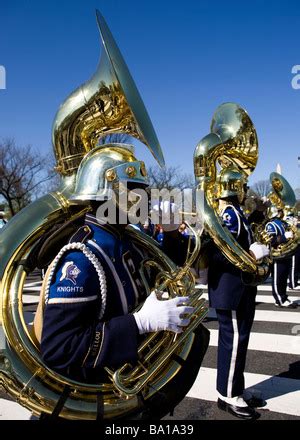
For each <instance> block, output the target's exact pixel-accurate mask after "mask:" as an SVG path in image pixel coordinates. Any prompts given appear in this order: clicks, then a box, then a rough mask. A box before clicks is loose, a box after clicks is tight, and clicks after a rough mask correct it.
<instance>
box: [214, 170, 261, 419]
mask: <svg viewBox="0 0 300 440" xmlns="http://www.w3.org/2000/svg"><path fill="white" fill-rule="evenodd" d="M219 185H220V188H221V192H220V196H219V210H220V215H221V217H222V219H223V222H224V226H226V227H227V228H228V229H229V231H230V232H231V234H232V235H234V237H235V238H236V240H237V241H238V243H239V244H240V245H241V246H242V248H243V249H245V250H246V251H248V252H250V253H251V254H252V255H253V256H255V258H256V259H257V260H258V259H261V258H263V257H264V256H267V255H268V253H269V250H268V248H267V247H266V246H265V245H262V244H259V243H253V238H252V234H251V230H250V226H249V224H248V222H247V219H246V217H245V215H244V214H243V211H242V210H241V207H240V204H241V203H242V201H243V199H244V196H245V192H244V190H245V184H244V177H243V175H242V174H241V173H240V172H239V171H238V170H235V169H234V168H227V169H225V170H222V171H221V174H220V177H219ZM208 259H209V265H208V293H209V302H210V306H211V307H213V308H215V309H216V314H217V319H218V322H219V339H218V367H217V391H218V395H219V398H218V407H219V408H220V409H221V410H224V411H228V412H230V413H231V414H233V415H234V416H236V417H239V418H242V419H255V418H257V417H258V413H257V412H256V411H255V409H254V407H255V406H256V407H257V406H263V404H264V402H263V401H262V399H257V398H254V397H252V398H250V399H249V397H250V396H246V394H245V389H244V387H245V384H244V368H245V362H246V354H247V347H248V342H249V336H250V331H251V327H252V323H253V319H254V313H255V296H256V292H257V288H256V287H253V286H248V285H245V284H243V281H242V278H241V274H242V272H241V270H240V269H238V268H237V267H236V266H234V265H233V264H231V263H230V262H229V260H227V258H226V257H225V256H224V255H223V254H222V252H221V251H220V250H219V249H218V248H217V247H216V246H215V245H214V244H213V243H212V242H211V244H210V246H209V249H208ZM247 397H248V398H247Z"/></svg>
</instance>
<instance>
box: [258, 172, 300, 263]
mask: <svg viewBox="0 0 300 440" xmlns="http://www.w3.org/2000/svg"><path fill="white" fill-rule="evenodd" d="M270 183H271V185H272V189H273V191H271V192H270V193H269V194H268V198H269V200H270V202H271V203H272V205H273V206H275V207H276V208H277V209H282V210H283V211H284V212H286V211H287V210H290V209H291V208H293V207H294V206H295V204H296V195H295V192H294V190H293V188H292V187H291V185H290V184H289V182H288V181H287V180H286V179H285V178H284V177H283V176H282V175H281V174H279V173H277V172H273V173H271V174H270ZM268 221H269V219H266V221H265V222H264V225H265V224H266V223H267V222H268ZM287 231H291V232H292V233H293V236H292V237H291V238H289V239H288V240H287V241H286V242H285V243H282V244H280V245H278V246H276V248H274V247H272V248H271V256H272V258H273V259H274V260H279V259H282V258H287V257H289V256H291V255H293V254H294V252H295V251H296V249H297V246H298V230H297V227H296V226H295V225H292V224H290V223H288V226H287Z"/></svg>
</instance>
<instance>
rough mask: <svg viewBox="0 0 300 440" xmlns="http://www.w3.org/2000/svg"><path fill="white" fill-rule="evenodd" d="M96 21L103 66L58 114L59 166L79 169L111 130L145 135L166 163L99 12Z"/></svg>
mask: <svg viewBox="0 0 300 440" xmlns="http://www.w3.org/2000/svg"><path fill="white" fill-rule="evenodd" d="M97 23H98V27H99V31H100V35H101V40H102V43H103V47H102V53H101V59H100V63H99V65H98V68H97V70H96V72H95V74H94V75H93V76H92V78H91V79H90V80H89V81H87V82H86V83H84V84H83V85H81V86H80V87H78V88H77V89H76V90H75V91H74V92H73V93H72V94H71V95H70V96H69V97H68V98H67V99H66V100H65V101H64V102H63V104H62V105H61V106H60V108H59V110H58V112H57V114H56V116H55V119H54V123H53V129H52V143H53V147H54V153H55V157H56V159H57V170H58V171H59V173H61V174H63V175H65V174H70V173H72V172H74V171H76V170H77V168H78V166H79V164H80V162H81V160H82V158H83V157H84V155H85V154H86V153H87V152H89V151H90V150H92V149H93V148H94V147H95V146H96V145H97V143H98V141H99V139H100V138H101V137H103V136H106V135H108V134H111V133H126V134H128V135H130V136H132V137H134V138H136V139H138V140H140V141H141V142H143V143H144V144H145V145H147V147H148V148H149V150H150V151H151V153H152V154H153V156H154V157H155V159H156V160H157V162H158V163H159V164H160V165H164V157H163V153H162V150H161V147H160V144H159V142H158V139H157V136H156V133H155V131H154V128H153V125H152V122H151V120H150V118H149V115H148V113H147V110H146V108H145V105H144V103H143V101H142V99H141V97H140V94H139V92H138V90H137V88H136V85H135V83H134V81H133V79H132V77H131V75H130V73H129V70H128V67H127V66H126V64H125V61H124V60H123V57H122V55H121V53H120V51H119V49H118V47H117V45H116V43H115V41H114V38H113V36H112V35H111V33H110V30H109V29H108V27H107V24H106V23H105V21H104V18H103V17H102V16H101V14H100V13H99V12H98V11H97Z"/></svg>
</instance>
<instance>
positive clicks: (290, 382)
mask: <svg viewBox="0 0 300 440" xmlns="http://www.w3.org/2000/svg"><path fill="white" fill-rule="evenodd" d="M216 379H217V370H216V369H214V368H205V367H203V368H202V367H201V368H200V371H199V373H198V376H197V378H196V380H195V383H194V384H193V386H192V388H191V389H190V391H189V392H188V394H187V397H192V398H196V399H202V400H208V401H213V402H216V401H217V391H216ZM245 385H246V388H247V389H248V390H249V391H251V389H255V390H257V391H260V392H261V393H262V396H263V397H264V399H265V400H266V401H267V406H265V407H264V409H267V410H269V411H274V412H278V413H283V414H290V415H295V416H300V380H298V379H288V378H286V377H277V376H267V375H264V374H254V373H245Z"/></svg>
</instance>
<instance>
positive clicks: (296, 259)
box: [284, 209, 300, 290]
mask: <svg viewBox="0 0 300 440" xmlns="http://www.w3.org/2000/svg"><path fill="white" fill-rule="evenodd" d="M285 213H286V215H285V218H284V219H285V221H286V222H287V223H289V224H291V225H293V226H296V228H297V229H298V228H299V223H298V219H297V217H296V216H295V213H294V210H293V209H285ZM295 240H298V237H295ZM299 266H300V245H298V247H297V249H296V251H295V253H294V254H293V255H292V259H291V265H290V272H289V283H288V286H289V289H290V290H300V286H299V285H298V279H299Z"/></svg>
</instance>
